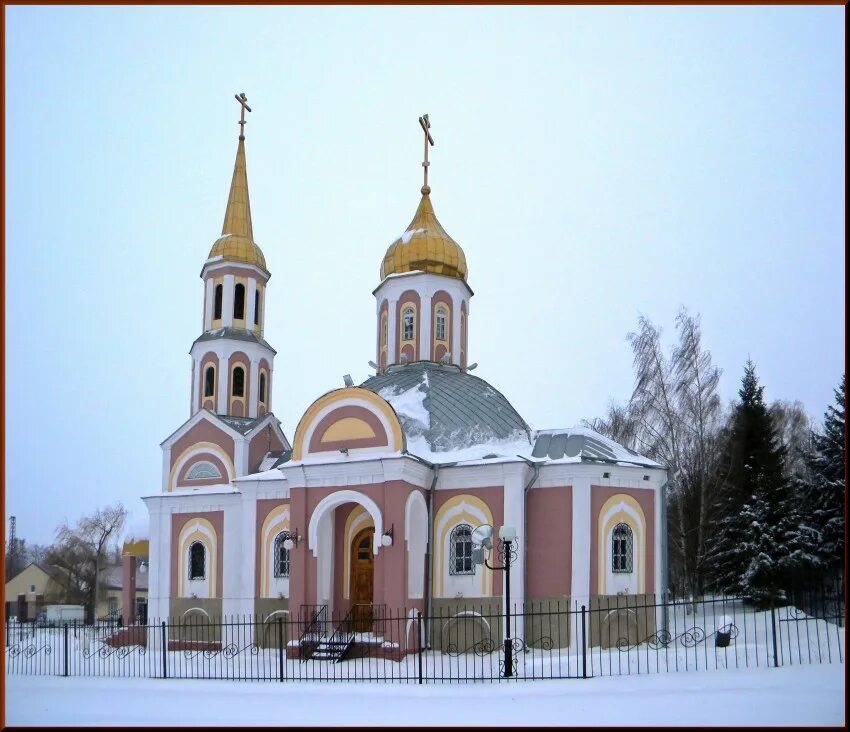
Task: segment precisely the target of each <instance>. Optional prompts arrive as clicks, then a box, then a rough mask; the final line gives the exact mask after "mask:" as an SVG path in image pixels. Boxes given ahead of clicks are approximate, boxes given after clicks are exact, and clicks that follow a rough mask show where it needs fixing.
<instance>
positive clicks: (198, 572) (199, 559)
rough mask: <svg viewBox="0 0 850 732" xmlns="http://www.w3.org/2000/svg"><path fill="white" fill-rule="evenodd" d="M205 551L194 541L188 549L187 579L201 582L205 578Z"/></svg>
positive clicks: (202, 546) (201, 545)
mask: <svg viewBox="0 0 850 732" xmlns="http://www.w3.org/2000/svg"><path fill="white" fill-rule="evenodd" d="M206 564H207V550H206V549H205V548H204V545H203V544H201V542H199V541H196V542H194V543H193V544H192V546H190V547H189V579H190V580H202V579H204V577H206V570H207V567H206Z"/></svg>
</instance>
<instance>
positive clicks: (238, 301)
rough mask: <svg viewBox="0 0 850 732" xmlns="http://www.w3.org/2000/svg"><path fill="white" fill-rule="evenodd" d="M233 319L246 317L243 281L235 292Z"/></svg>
mask: <svg viewBox="0 0 850 732" xmlns="http://www.w3.org/2000/svg"><path fill="white" fill-rule="evenodd" d="M233 319H234V320H244V319H245V285H243V284H242V283H241V282H240V283H239V284H238V285H236V291H235V292H234V293H233Z"/></svg>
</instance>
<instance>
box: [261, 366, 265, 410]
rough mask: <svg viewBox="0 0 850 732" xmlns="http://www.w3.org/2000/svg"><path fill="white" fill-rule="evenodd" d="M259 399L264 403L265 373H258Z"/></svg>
mask: <svg viewBox="0 0 850 732" xmlns="http://www.w3.org/2000/svg"><path fill="white" fill-rule="evenodd" d="M260 401H261V402H263V403H265V401H266V374H265V373H261V374H260Z"/></svg>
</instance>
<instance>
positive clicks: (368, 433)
mask: <svg viewBox="0 0 850 732" xmlns="http://www.w3.org/2000/svg"><path fill="white" fill-rule="evenodd" d="M374 436H375V430H373V429H372V427H371V426H370V425H368V424H366V422H364V421H363V420H362V419H358V418H357V417H343V418H342V419H340V420H337V421H336V422H334V423H333V424H332V425H331V426H330V427H328V428H327V430H325V434H323V435H322V436H321V438H320V441H321V442H334V441H336V440H359V439H368V438H370V437H374Z"/></svg>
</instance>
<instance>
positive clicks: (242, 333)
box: [192, 326, 277, 353]
mask: <svg viewBox="0 0 850 732" xmlns="http://www.w3.org/2000/svg"><path fill="white" fill-rule="evenodd" d="M222 338H227V339H229V340H234V341H247V342H248V343H257V344H259V345H261V346H265V347H266V348H268V349H269V350H270V351H271V352H272V353H277V351H275V350H274V348H272V347H271V346H270V345H269V344H268V343H266V341H265V340H264V339H263V338H260V336H258V335H257V334H256V333H254V332H252V331H250V330H245V329H244V328H231V327H229V326H228V327H225V328H216V329H215V330H210V331H207V332H206V333H202V334H201V335H200V336H198V337H197V338H196V339H195V342H194V343H193V344H192V345H193V346H194V345H195V343H202V342H204V341H217V340H221V339H222Z"/></svg>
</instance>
